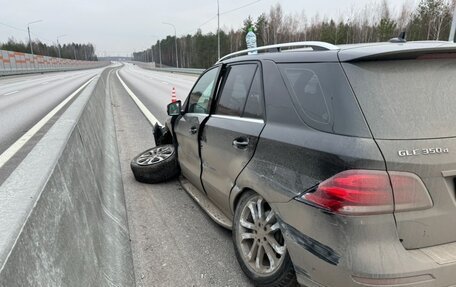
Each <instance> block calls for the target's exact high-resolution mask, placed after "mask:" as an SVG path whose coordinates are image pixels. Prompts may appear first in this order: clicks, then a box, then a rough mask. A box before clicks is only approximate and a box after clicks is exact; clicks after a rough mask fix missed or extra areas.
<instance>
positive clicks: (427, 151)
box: [397, 147, 449, 157]
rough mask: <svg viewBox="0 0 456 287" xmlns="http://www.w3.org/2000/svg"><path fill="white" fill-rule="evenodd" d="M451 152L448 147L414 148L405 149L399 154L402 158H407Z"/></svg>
mask: <svg viewBox="0 0 456 287" xmlns="http://www.w3.org/2000/svg"><path fill="white" fill-rule="evenodd" d="M448 152H449V150H448V148H447V147H445V148H442V147H430V148H414V149H403V150H399V151H398V152H397V153H398V154H399V156H400V157H405V156H416V155H431V154H443V153H448Z"/></svg>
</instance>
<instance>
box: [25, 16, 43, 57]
mask: <svg viewBox="0 0 456 287" xmlns="http://www.w3.org/2000/svg"><path fill="white" fill-rule="evenodd" d="M39 22H43V20H36V21H33V22H29V23H28V24H27V32H28V36H29V43H30V54H32V55H33V46H32V37H30V25H32V24H35V23H39Z"/></svg>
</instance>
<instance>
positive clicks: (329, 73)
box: [278, 63, 371, 137]
mask: <svg viewBox="0 0 456 287" xmlns="http://www.w3.org/2000/svg"><path fill="white" fill-rule="evenodd" d="M278 66H279V70H280V72H281V74H282V77H283V80H284V82H285V85H286V86H287V89H288V91H289V93H290V96H291V99H292V101H293V104H294V106H295V107H296V111H297V112H298V114H299V116H300V118H301V119H302V120H303V121H304V122H305V123H306V124H307V125H308V126H310V127H312V128H314V129H317V130H320V131H324V132H329V133H335V134H341V135H349V136H357V137H370V136H371V135H370V133H369V130H368V128H367V125H366V122H365V120H364V118H363V115H362V113H361V110H360V108H359V106H358V103H357V102H356V99H355V97H354V95H353V91H352V90H351V88H350V85H349V83H348V81H347V77H346V76H345V74H344V72H343V70H342V67H341V65H340V64H339V63H296V64H288V63H287V64H284V63H282V64H278Z"/></svg>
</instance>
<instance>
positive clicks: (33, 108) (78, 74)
mask: <svg viewBox="0 0 456 287" xmlns="http://www.w3.org/2000/svg"><path fill="white" fill-rule="evenodd" d="M102 70H103V69H91V70H81V71H72V72H59V73H44V74H33V75H21V76H7V77H0V184H1V183H2V182H3V181H4V180H5V179H6V178H7V177H8V176H9V175H10V174H11V172H12V171H13V170H14V169H15V168H16V167H17V165H18V164H19V163H20V162H21V161H22V160H23V159H24V158H25V156H26V155H27V154H28V153H29V152H30V150H31V149H32V148H33V146H34V145H35V144H36V143H37V142H38V141H39V140H40V138H41V137H42V136H43V135H44V134H45V133H46V131H47V130H48V129H49V128H50V127H51V126H52V125H53V123H54V122H55V121H56V119H57V118H58V117H59V116H60V114H61V113H63V112H64V111H65V109H66V108H67V107H68V106H69V105H70V104H71V102H72V100H74V99H75V97H77V94H75V97H73V98H72V100H71V101H68V103H66V104H62V108H61V109H59V110H58V111H57V112H56V113H55V114H52V115H50V114H49V113H50V112H51V111H52V110H54V109H55V108H56V107H57V106H60V104H61V103H62V102H64V101H66V100H67V99H70V98H69V96H70V95H72V94H73V93H74V92H75V91H76V90H78V88H79V87H81V86H82V85H83V84H84V83H86V82H87V81H88V80H89V79H91V78H92V77H94V76H95V75H98V74H100V73H101V71H102ZM56 110H57V109H56ZM38 122H41V123H44V124H43V125H42V126H41V125H39V126H38V127H37V126H36V125H37V123H38Z"/></svg>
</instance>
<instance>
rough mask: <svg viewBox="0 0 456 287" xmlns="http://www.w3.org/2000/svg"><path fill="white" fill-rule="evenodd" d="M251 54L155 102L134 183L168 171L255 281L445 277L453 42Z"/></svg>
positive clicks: (451, 227) (449, 247) (452, 166)
mask: <svg viewBox="0 0 456 287" xmlns="http://www.w3.org/2000/svg"><path fill="white" fill-rule="evenodd" d="M290 47H292V48H299V49H290ZM282 48H289V49H287V50H284V49H282ZM302 48H303V49H302ZM309 48H311V49H309ZM257 50H258V51H260V52H261V51H267V53H259V54H254V55H242V56H241V54H242V53H244V54H245V52H246V51H242V52H238V53H234V54H232V55H228V56H227V57H225V58H222V59H221V61H219V62H218V63H217V64H216V65H215V66H214V67H212V68H210V69H208V70H207V71H205V72H204V73H203V74H202V75H201V76H200V78H199V79H198V81H197V82H196V84H195V85H194V87H193V89H192V91H191V93H190V95H189V97H188V98H187V100H186V101H185V103H184V104H183V105H182V107H181V103H180V102H176V103H172V104H170V105H169V106H168V114H169V115H171V116H172V117H171V118H170V119H169V120H168V121H167V125H166V126H167V127H166V128H156V131H155V136H156V141H157V147H156V148H153V149H151V150H149V151H146V152H145V153H142V154H141V155H139V156H138V157H137V158H135V159H134V160H133V162H132V167H133V168H134V171H135V175H136V177H137V179H138V180H141V181H146V182H158V181H161V180H164V179H167V178H170V177H172V176H175V175H177V173H178V172H179V168H180V171H181V174H182V177H181V183H182V185H183V187H184V188H185V190H186V191H187V192H189V194H190V195H191V196H193V197H194V198H195V199H197V202H198V203H199V204H200V205H201V206H202V207H203V209H204V210H205V211H207V212H208V214H209V215H210V216H211V217H212V218H213V219H214V220H215V221H217V222H218V223H219V224H221V225H223V226H225V227H227V228H230V229H232V230H233V241H234V246H235V249H236V255H237V258H238V261H239V263H240V265H241V267H242V269H243V270H244V272H245V273H246V274H247V275H248V276H249V277H250V278H251V279H252V280H253V281H254V283H255V284H256V285H258V286H291V285H293V284H295V282H296V280H297V282H299V283H300V284H302V285H305V286H343V287H345V286H456V197H455V191H456V183H455V178H456V121H455V120H456V116H455V115H456V45H455V44H454V43H449V42H408V43H392V42H387V43H375V44H358V45H349V46H340V47H336V46H333V45H330V44H327V43H321V42H302V43H289V44H281V45H275V46H269V47H261V48H258V49H257ZM247 52H249V51H247ZM250 52H251V51H250ZM140 168H142V170H140ZM146 168H147V169H146Z"/></svg>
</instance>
